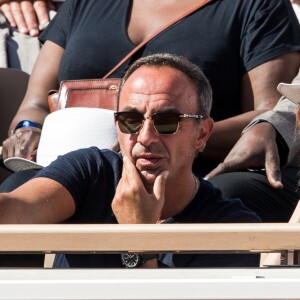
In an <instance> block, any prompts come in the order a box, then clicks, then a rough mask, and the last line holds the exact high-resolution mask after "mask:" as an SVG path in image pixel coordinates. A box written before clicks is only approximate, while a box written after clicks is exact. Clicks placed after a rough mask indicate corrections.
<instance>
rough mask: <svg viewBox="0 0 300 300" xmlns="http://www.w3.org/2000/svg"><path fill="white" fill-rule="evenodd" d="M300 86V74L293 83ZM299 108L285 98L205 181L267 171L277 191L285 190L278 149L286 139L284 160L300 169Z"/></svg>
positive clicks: (251, 127) (250, 128) (255, 124)
mask: <svg viewBox="0 0 300 300" xmlns="http://www.w3.org/2000/svg"><path fill="white" fill-rule="evenodd" d="M299 82H300V73H299V74H298V76H296V78H295V79H294V80H293V83H299ZM296 107H297V106H296V104H294V103H293V102H291V101H290V100H288V99H287V98H284V97H282V98H281V99H280V101H279V102H278V104H277V105H276V106H275V107H274V109H273V110H271V111H268V112H266V113H264V114H262V115H259V116H258V117H256V118H255V119H254V120H253V121H252V122H251V123H250V124H249V125H248V126H247V127H246V129H245V130H244V132H243V134H242V136H241V138H240V139H239V141H238V142H237V143H236V144H235V146H234V147H233V149H232V150H231V151H230V153H229V154H228V155H227V157H226V158H225V160H224V162H223V163H221V164H220V165H219V166H218V167H217V168H215V169H214V170H213V171H212V172H210V173H209V174H208V175H207V176H206V179H210V178H212V177H214V176H216V175H219V174H222V173H228V172H234V171H241V170H246V169H261V168H265V169H266V174H267V177H268V180H269V183H270V184H271V185H272V186H273V187H274V188H282V183H281V182H280V180H281V175H280V163H281V165H284V162H283V161H281V162H280V156H279V152H280V147H279V149H278V145H277V143H280V141H281V140H282V139H283V141H284V143H285V144H286V146H287V148H288V153H286V154H285V156H286V157H282V159H283V160H286V166H292V167H299V165H300V161H299V159H300V158H299V155H298V153H299V152H300V139H295V127H296V120H295V110H296ZM264 121H266V122H264ZM276 131H277V132H276ZM278 136H279V137H280V138H279V139H278V138H277V137H278ZM279 146H280V144H279Z"/></svg>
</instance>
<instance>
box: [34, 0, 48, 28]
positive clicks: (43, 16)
mask: <svg viewBox="0 0 300 300" xmlns="http://www.w3.org/2000/svg"><path fill="white" fill-rule="evenodd" d="M33 7H34V10H35V12H36V16H37V19H38V21H39V25H40V26H39V28H40V30H42V29H44V28H45V27H46V25H47V24H48V23H49V21H50V19H49V14H48V8H47V4H46V2H45V1H41V0H36V1H34V2H33Z"/></svg>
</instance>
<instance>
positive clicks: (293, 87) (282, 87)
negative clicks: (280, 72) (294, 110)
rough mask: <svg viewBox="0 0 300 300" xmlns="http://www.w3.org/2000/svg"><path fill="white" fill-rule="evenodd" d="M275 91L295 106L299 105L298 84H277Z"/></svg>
mask: <svg viewBox="0 0 300 300" xmlns="http://www.w3.org/2000/svg"><path fill="white" fill-rule="evenodd" d="M277 90H278V91H279V92H280V93H281V95H283V96H285V97H286V98H288V99H289V100H291V101H292V102H294V103H295V104H300V84H295V83H291V84H288V83H279V84H278V86H277Z"/></svg>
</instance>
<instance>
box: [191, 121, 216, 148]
mask: <svg viewBox="0 0 300 300" xmlns="http://www.w3.org/2000/svg"><path fill="white" fill-rule="evenodd" d="M213 128H214V121H213V119H212V118H210V117H207V118H204V119H202V120H201V122H199V125H198V129H197V138H196V142H195V148H196V150H199V151H201V152H202V151H203V150H204V148H205V145H206V142H207V140H208V139H209V137H210V135H211V134H212V131H213Z"/></svg>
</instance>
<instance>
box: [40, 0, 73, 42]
mask: <svg viewBox="0 0 300 300" xmlns="http://www.w3.org/2000/svg"><path fill="white" fill-rule="evenodd" d="M75 2H76V1H73V0H66V1H65V3H64V4H63V5H62V6H61V7H60V9H59V10H58V12H57V14H56V15H55V17H54V18H53V20H52V21H51V22H50V23H49V25H48V26H47V27H46V29H45V30H44V31H43V32H42V33H41V34H40V36H39V40H40V41H41V42H42V43H45V42H46V41H47V40H49V41H51V42H53V43H55V44H57V45H59V46H61V47H62V48H65V46H66V41H67V38H68V35H69V33H70V31H71V16H72V11H73V9H74V5H75V4H74V3H75Z"/></svg>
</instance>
